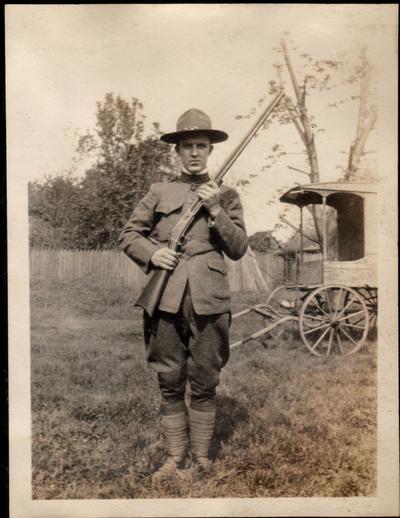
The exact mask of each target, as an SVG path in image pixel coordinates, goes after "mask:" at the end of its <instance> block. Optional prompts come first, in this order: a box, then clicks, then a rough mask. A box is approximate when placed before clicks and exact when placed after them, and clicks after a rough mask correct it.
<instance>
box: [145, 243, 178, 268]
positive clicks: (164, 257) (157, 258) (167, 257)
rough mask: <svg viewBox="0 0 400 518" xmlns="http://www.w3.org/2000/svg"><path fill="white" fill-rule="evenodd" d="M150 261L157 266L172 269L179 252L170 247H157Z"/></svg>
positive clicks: (176, 262)
mask: <svg viewBox="0 0 400 518" xmlns="http://www.w3.org/2000/svg"><path fill="white" fill-rule="evenodd" d="M150 261H151V262H152V263H153V264H154V266H156V267H157V268H163V269H164V270H173V269H174V268H175V266H176V265H177V264H178V261H179V254H178V253H177V252H175V250H171V249H170V248H166V247H165V248H159V249H158V250H156V251H155V252H154V254H153V255H152V256H151V259H150Z"/></svg>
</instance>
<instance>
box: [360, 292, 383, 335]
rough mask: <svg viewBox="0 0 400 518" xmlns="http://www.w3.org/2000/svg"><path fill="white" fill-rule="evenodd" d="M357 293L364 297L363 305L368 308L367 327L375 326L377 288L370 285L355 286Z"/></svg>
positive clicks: (372, 327) (373, 327)
mask: <svg viewBox="0 0 400 518" xmlns="http://www.w3.org/2000/svg"><path fill="white" fill-rule="evenodd" d="M357 293H359V294H360V295H361V297H362V298H363V299H364V302H365V305H366V306H367V309H368V315H369V329H370V330H371V329H375V328H376V321H377V318H378V290H377V288H371V287H370V286H363V287H362V288H357Z"/></svg>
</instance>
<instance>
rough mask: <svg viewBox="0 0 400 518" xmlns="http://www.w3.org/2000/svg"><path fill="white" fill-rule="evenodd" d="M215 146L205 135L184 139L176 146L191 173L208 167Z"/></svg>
mask: <svg viewBox="0 0 400 518" xmlns="http://www.w3.org/2000/svg"><path fill="white" fill-rule="evenodd" d="M212 149H213V147H212V145H211V144H210V139H209V138H208V137H205V136H200V137H190V138H186V139H183V140H181V141H180V142H179V144H178V145H177V146H176V152H177V153H178V155H179V157H180V159H181V162H182V165H183V167H185V169H186V170H187V171H189V173H190V174H196V173H199V172H200V171H202V170H203V169H204V168H205V167H207V160H208V157H209V156H210V154H211V151H212Z"/></svg>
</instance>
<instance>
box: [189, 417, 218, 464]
mask: <svg viewBox="0 0 400 518" xmlns="http://www.w3.org/2000/svg"><path fill="white" fill-rule="evenodd" d="M214 426H215V410H212V411H211V412H210V411H207V412H201V411H199V410H194V409H193V408H191V409H190V444H191V450H192V458H193V461H194V462H195V464H196V465H197V467H198V468H199V471H200V472H202V473H207V472H208V471H209V470H210V468H211V461H210V459H209V457H208V455H209V452H210V445H211V439H212V436H213V434H214Z"/></svg>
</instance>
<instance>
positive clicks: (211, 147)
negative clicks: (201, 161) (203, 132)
mask: <svg viewBox="0 0 400 518" xmlns="http://www.w3.org/2000/svg"><path fill="white" fill-rule="evenodd" d="M208 149H209V150H210V152H209V153H208V156H210V155H211V153H212V152H213V149H214V146H213V145H212V144H210V147H209V148H208Z"/></svg>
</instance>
